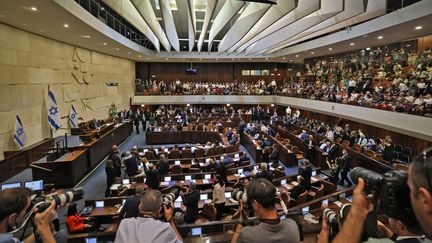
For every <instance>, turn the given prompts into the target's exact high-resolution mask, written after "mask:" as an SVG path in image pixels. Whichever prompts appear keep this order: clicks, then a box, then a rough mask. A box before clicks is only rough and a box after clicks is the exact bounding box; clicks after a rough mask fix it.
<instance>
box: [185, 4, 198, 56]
mask: <svg viewBox="0 0 432 243" xmlns="http://www.w3.org/2000/svg"><path fill="white" fill-rule="evenodd" d="M187 3H188V37H189V52H192V50H193V48H194V46H195V35H196V16H195V0H188V1H187Z"/></svg>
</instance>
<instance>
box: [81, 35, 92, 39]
mask: <svg viewBox="0 0 432 243" xmlns="http://www.w3.org/2000/svg"><path fill="white" fill-rule="evenodd" d="M82 37H84V38H90V36H89V35H83V36H82Z"/></svg>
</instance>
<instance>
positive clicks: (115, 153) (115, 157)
mask: <svg viewBox="0 0 432 243" xmlns="http://www.w3.org/2000/svg"><path fill="white" fill-rule="evenodd" d="M109 159H111V160H112V161H113V162H114V169H115V175H116V177H121V158H120V150H119V149H118V147H117V145H113V146H112V149H111V154H110V156H109Z"/></svg>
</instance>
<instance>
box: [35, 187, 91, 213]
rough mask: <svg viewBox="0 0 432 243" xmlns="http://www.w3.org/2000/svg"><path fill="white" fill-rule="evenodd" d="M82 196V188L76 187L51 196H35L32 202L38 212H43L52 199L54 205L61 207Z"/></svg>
mask: <svg viewBox="0 0 432 243" xmlns="http://www.w3.org/2000/svg"><path fill="white" fill-rule="evenodd" d="M83 196H84V190H83V189H82V188H77V189H74V190H71V191H68V192H65V193H62V194H54V195H51V196H37V197H35V198H34V199H32V204H33V205H34V206H35V207H37V209H38V212H44V211H45V210H46V209H47V208H48V207H49V206H50V205H51V202H52V201H54V202H55V205H56V207H59V206H60V207H63V206H64V205H66V204H68V203H70V202H74V201H78V200H80V199H82V198H83Z"/></svg>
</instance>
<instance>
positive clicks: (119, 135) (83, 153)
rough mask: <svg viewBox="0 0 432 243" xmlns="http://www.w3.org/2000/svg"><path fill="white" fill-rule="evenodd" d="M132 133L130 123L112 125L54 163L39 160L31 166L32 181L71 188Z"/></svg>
mask: <svg viewBox="0 0 432 243" xmlns="http://www.w3.org/2000/svg"><path fill="white" fill-rule="evenodd" d="M131 132H132V122H131V121H130V122H126V123H122V124H118V125H115V126H114V125H113V126H112V127H111V130H109V131H106V132H105V134H103V135H102V136H101V137H99V138H98V139H93V140H92V142H91V143H88V144H81V145H80V146H78V147H73V148H69V150H71V151H72V152H70V153H69V154H66V155H65V156H63V157H61V158H59V159H56V160H54V161H47V160H40V161H35V162H33V163H32V164H33V165H35V166H37V167H40V168H45V170H44V169H40V168H37V167H32V173H33V179H34V180H44V181H45V183H54V184H55V186H56V187H71V186H73V185H75V184H76V183H77V182H78V181H79V180H80V179H81V178H82V177H83V176H84V175H85V174H87V173H88V172H89V171H90V170H91V169H93V168H94V167H95V166H96V165H97V164H99V163H100V161H101V160H102V159H103V158H105V156H107V155H108V153H109V151H110V149H111V147H112V145H114V144H119V143H121V142H122V141H123V140H125V139H126V138H128V137H129V135H130V134H131Z"/></svg>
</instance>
